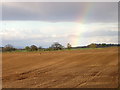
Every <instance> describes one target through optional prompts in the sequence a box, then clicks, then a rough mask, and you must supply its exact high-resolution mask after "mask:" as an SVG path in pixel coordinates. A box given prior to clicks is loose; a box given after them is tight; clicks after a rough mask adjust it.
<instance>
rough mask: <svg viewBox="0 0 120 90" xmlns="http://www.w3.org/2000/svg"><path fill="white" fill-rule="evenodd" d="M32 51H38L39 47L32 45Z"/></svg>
mask: <svg viewBox="0 0 120 90" xmlns="http://www.w3.org/2000/svg"><path fill="white" fill-rule="evenodd" d="M30 48H31V51H37V50H38V48H37V46H35V45H31V47H30Z"/></svg>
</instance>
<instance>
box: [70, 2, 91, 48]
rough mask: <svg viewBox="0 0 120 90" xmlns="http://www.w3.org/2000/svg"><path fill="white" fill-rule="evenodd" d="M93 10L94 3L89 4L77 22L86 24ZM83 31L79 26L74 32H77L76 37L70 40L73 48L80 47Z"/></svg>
mask: <svg viewBox="0 0 120 90" xmlns="http://www.w3.org/2000/svg"><path fill="white" fill-rule="evenodd" d="M92 8H93V5H92V3H88V4H87V5H86V7H85V8H84V10H83V12H82V15H80V16H81V17H78V18H77V20H76V21H77V22H79V23H80V24H85V23H86V18H87V17H88V16H89V14H90V12H91V10H92ZM80 14H81V13H80ZM81 30H82V29H81V27H80V25H79V24H77V25H76V26H75V29H74V31H75V32H76V36H74V37H71V38H70V42H71V44H72V46H79V44H80V39H81V37H82V32H81Z"/></svg>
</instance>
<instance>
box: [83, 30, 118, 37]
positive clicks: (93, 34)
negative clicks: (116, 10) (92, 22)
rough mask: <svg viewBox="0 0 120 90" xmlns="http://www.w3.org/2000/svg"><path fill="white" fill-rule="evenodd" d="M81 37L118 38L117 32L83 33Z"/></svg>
mask: <svg viewBox="0 0 120 90" xmlns="http://www.w3.org/2000/svg"><path fill="white" fill-rule="evenodd" d="M82 36H83V37H95V36H118V31H110V30H104V31H94V32H89V31H88V32H85V33H83V35H82Z"/></svg>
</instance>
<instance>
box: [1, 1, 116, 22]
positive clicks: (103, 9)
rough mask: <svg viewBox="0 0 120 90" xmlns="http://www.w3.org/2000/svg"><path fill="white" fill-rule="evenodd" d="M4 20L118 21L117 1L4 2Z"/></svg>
mask: <svg viewBox="0 0 120 90" xmlns="http://www.w3.org/2000/svg"><path fill="white" fill-rule="evenodd" d="M2 16H3V17H2V19H3V20H41V21H51V22H59V21H79V22H83V21H84V22H85V21H86V22H116V21H117V19H118V18H117V16H118V4H117V2H116V3H115V2H99V3H98V2H90V3H88V2H86V3H85V2H84V3H83V2H44V3H43V2H19V3H15V2H14V3H10V2H9V3H8V2H7V3H3V7H2Z"/></svg>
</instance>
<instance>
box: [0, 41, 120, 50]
mask: <svg viewBox="0 0 120 90" xmlns="http://www.w3.org/2000/svg"><path fill="white" fill-rule="evenodd" d="M113 46H120V44H106V43H102V44H96V43H92V44H90V45H87V46H82V47H80V46H78V47H72V46H71V44H70V43H68V44H67V46H66V47H64V46H63V45H62V44H60V43H58V42H55V43H53V44H52V45H51V46H50V47H49V48H42V47H41V46H40V47H37V46H36V45H31V46H26V47H25V48H23V49H17V48H14V47H13V46H12V45H10V44H8V45H5V46H4V47H1V49H0V51H2V52H6V51H9V52H11V51H16V50H22V51H23V50H24V51H53V50H63V49H68V50H69V49H78V48H104V47H113Z"/></svg>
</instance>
